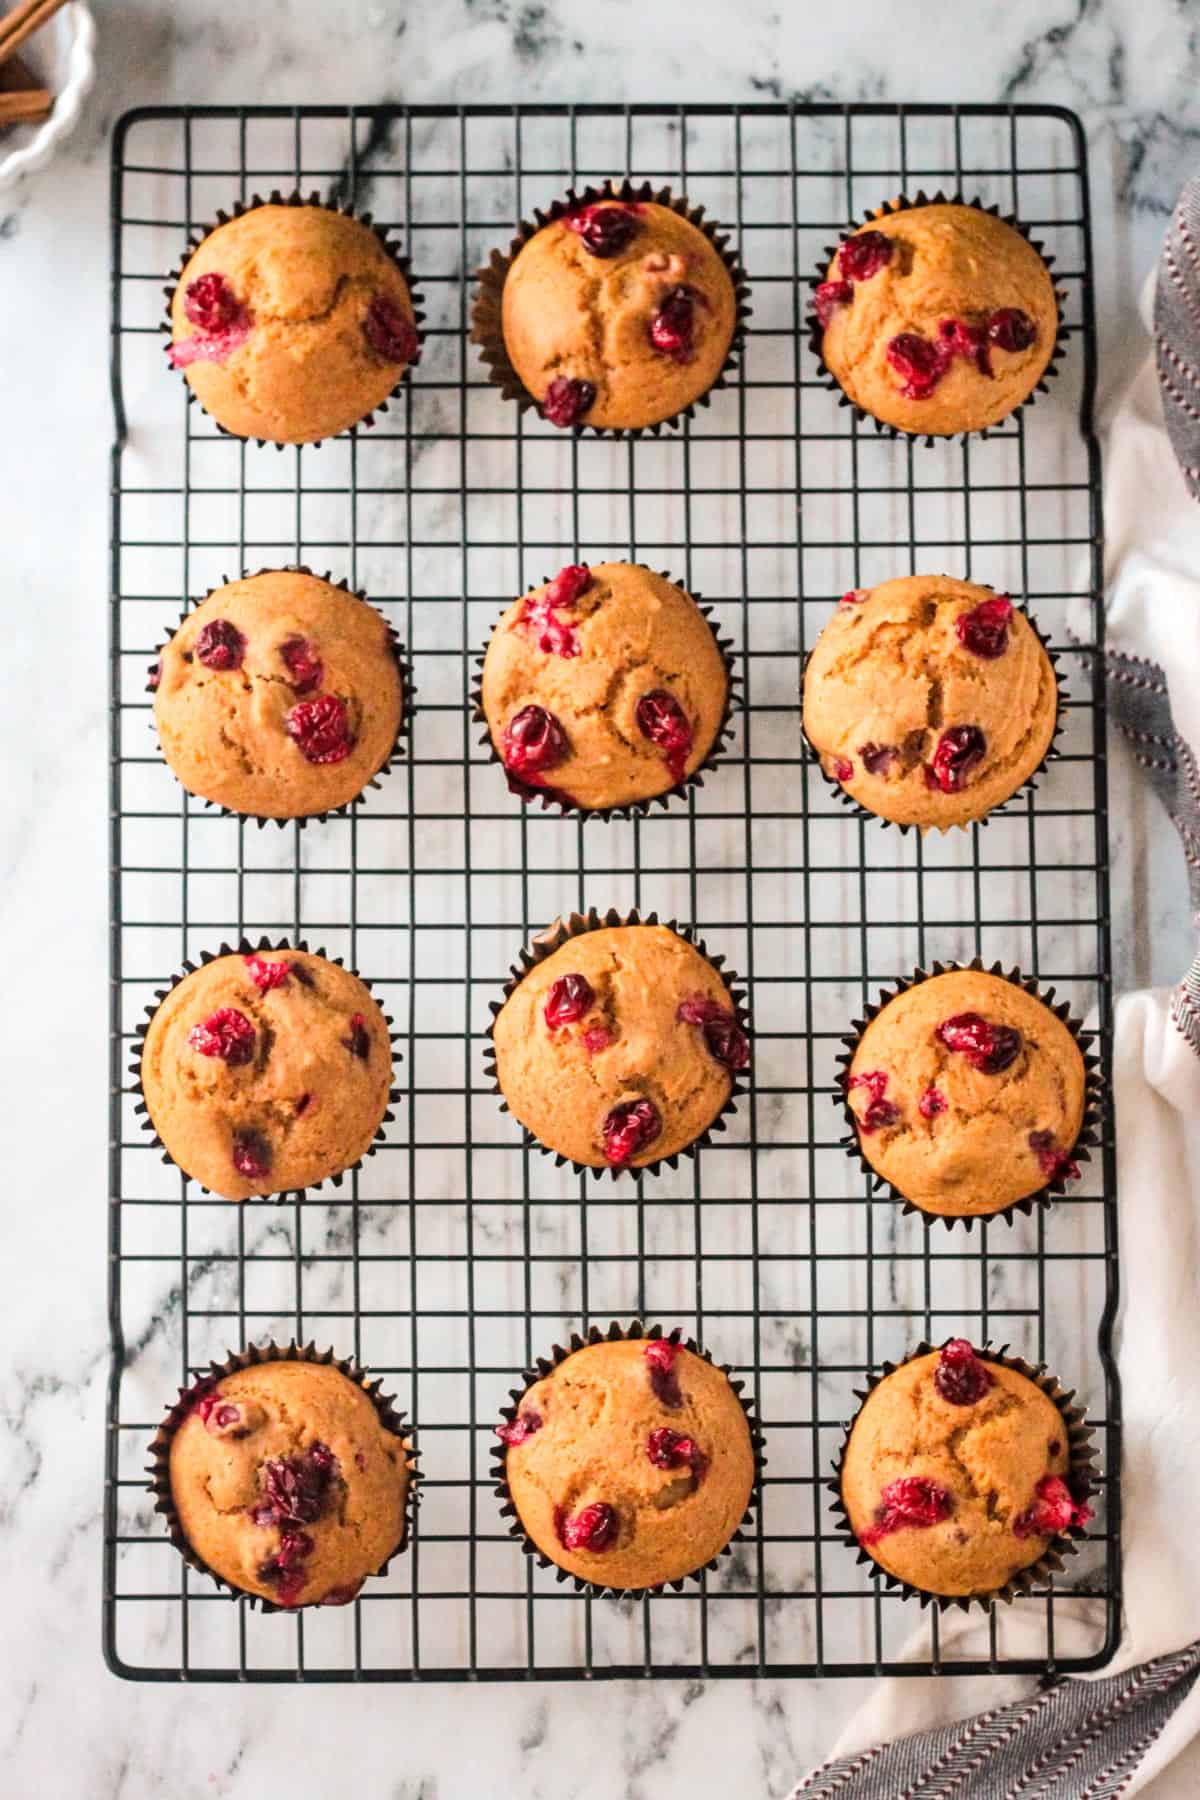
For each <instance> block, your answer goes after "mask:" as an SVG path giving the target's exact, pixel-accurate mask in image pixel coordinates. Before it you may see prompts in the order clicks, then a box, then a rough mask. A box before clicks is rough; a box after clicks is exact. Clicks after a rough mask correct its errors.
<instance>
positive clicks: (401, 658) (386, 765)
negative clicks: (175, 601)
mask: <svg viewBox="0 0 1200 1800" xmlns="http://www.w3.org/2000/svg"><path fill="white" fill-rule="evenodd" d="M259 575H311V576H312V577H313V578H314V580H317V581H324V582H327V583H328V584H329V586H330V587H335V588H340V589H341V591H342V593H344V594H351V595H353V597H354V599H356V600H361V601H362V603H363V605H364V606H366V607H369V608H370V610H371V611H372V612H373V613H374V614H375V615H376V617H377V618H380V619H382V620H383V624H384V626H385V628H386V630H387V634H388V642H389V644H390V646H391V651H392V656H393V658H394V659H395V663H396V672H397V674H398V675H399V677H400V723H399V725H398V726H397V727H396V735H395V737H394V738H393V740H392V747H391V749H390V750H389V751H388V753H387V756H386V757H385V758H384V760H383V762H381V763H380V765H379V767H378V768H377V769H376V771H375V773H374V774H373V775H372V776H371V777H370V779H369V780H367V781H364V782H363V784H362V786H361V787H360V788H359V790H358V792H357V794H354V795H352V796H351V798H350V799H349V800H345V801H343V802H342V804H341V806H331V807H328V808H327V809H326V810H325V811H324V812H316V813H299V814H295V815H289V816H287V817H285V818H282V819H277V818H274V817H272V816H269V815H266V814H263V813H243V812H237V811H236V810H235V809H234V808H233V807H231V806H222V805H221V803H220V801H218V800H206V799H205V798H204V795H203V794H193V793H192V790H191V788H184V789H183V791H184V793H185V794H188V795H189V796H190V797H191V798H192V799H193V800H200V801H202V802H203V804H204V806H205V808H206V809H207V810H208V811H209V812H214V813H217V814H219V815H220V816H221V817H222V818H226V819H246V820H248V821H252V822H253V823H254V824H255V825H257V826H258V828H259V830H260V831H261V830H262V828H263V826H264V825H278V826H279V827H280V828H281V829H282V827H283V826H285V825H298V826H300V827H301V828H303V827H304V826H305V825H308V824H311V823H312V822H313V821H316V822H317V823H319V824H322V825H323V824H324V823H325V821H326V820H327V819H344V818H347V817H349V814H350V808H351V807H352V806H353V805H354V804H355V802H356V801H358V800H361V799H362V797H363V795H364V794H365V793H366V792H367V790H368V788H378V787H380V786H381V785H382V783H381V779H380V778H381V777H382V776H384V775H387V774H389V773H390V771H391V770H392V769H394V768H395V767H396V765H397V763H399V762H401V761H403V755H404V742H405V739H406V738H407V737H408V734H409V726H410V721H411V718H412V714H413V711H414V708H415V706H416V698H417V687H416V683H415V681H414V680H413V675H412V665H411V664H410V662H409V660H408V654H407V651H406V650H405V647H404V644H403V643H402V641H401V639H400V635H399V633H398V632H397V630H396V628H395V626H394V625H393V624H392V622H391V620H390V619H385V618H384V616H383V614H382V613H381V612H380V611H379V608H378V607H377V606H373V605H372V604H371V601H370V600H369V599H368V597H367V591H366V589H365V588H352V587H351V586H350V583H349V582H348V581H346V580H345V579H344V578H343V579H341V580H339V581H335V580H334V579H333V572H332V570H329V569H326V571H325V573H324V574H323V575H318V574H317V572H316V570H315V569H310V568H309V566H308V564H307V563H277V564H275V565H274V566H273V567H270V568H262V569H243V570H242V573H241V574H240V575H239V576H226V577H225V578H224V579H223V580H222V581H219V582H218V583H217V585H216V587H212V588H210V589H209V590H208V592H207V594H205V595H204V596H203V598H202V599H200V600H198V601H197V602H196V606H197V607H198V606H202V605H203V604H204V601H205V600H211V599H212V597H213V595H214V594H219V593H220V592H221V589H222V588H225V587H228V586H229V584H230V581H231V580H238V581H253V580H254V579H255V578H256V577H257V576H259ZM195 610H196V607H189V608H187V609H186V610H185V611H184V612H182V613H181V614H180V615H179V618H178V619H177V620H176V621H175V623H174V625H168V626H165V627H164V628H163V639H162V643H161V644H160V645H159V649H158V655H157V657H156V659H155V661H154V662H152V663H151V664H150V669H149V672H148V675H147V678H146V692H147V693H148V694H149V695H150V696H151V713H153V696H154V694H155V692H156V689H157V686H158V683H157V681H156V679H155V678H156V676H157V674H158V670H159V665H160V662H161V659H162V653H163V650H164V649H165V648H166V646H167V644H168V643H169V642H170V640H171V639H172V638H173V637H174V636H175V633H176V632H177V631H178V630H179V628H180V626H182V625H184V624H186V622H187V620H188V619H190V618H191V616H192V613H193V612H194V611H195ZM149 726H150V730H151V731H152V732H153V733H154V741H155V744H156V745H157V746H158V755H159V760H160V761H161V762H162V763H163V764H164V765H165V766H166V767H167V768H168V769H170V768H171V765H170V763H168V762H167V759H166V757H165V756H164V754H163V750H162V744H161V741H160V739H159V735H158V730H157V727H156V723H155V720H154V718H153V717H151V719H150V721H149ZM171 774H172V775H173V776H174V777H175V780H176V781H178V782H179V785H180V787H183V783H182V782H181V781H179V777H178V775H175V771H174V769H171Z"/></svg>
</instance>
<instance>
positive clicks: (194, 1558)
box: [146, 1339, 421, 1617]
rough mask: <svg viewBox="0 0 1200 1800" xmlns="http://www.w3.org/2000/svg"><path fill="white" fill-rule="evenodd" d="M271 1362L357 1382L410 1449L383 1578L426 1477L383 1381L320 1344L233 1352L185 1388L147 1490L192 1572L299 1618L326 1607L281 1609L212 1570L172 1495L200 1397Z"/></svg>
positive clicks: (268, 1609) (158, 1441)
mask: <svg viewBox="0 0 1200 1800" xmlns="http://www.w3.org/2000/svg"><path fill="white" fill-rule="evenodd" d="M270 1362H305V1363H321V1364H326V1365H331V1366H332V1367H333V1368H335V1369H339V1370H340V1371H341V1373H342V1374H343V1375H345V1376H346V1377H347V1379H348V1380H350V1381H352V1382H353V1383H354V1385H355V1387H360V1388H362V1390H363V1392H364V1393H365V1394H366V1395H367V1397H368V1399H369V1400H370V1401H371V1404H372V1405H373V1406H374V1408H375V1410H376V1412H377V1413H378V1414H379V1418H380V1422H381V1424H382V1425H383V1426H384V1428H385V1430H387V1431H390V1432H391V1433H392V1434H393V1435H394V1436H395V1437H398V1438H399V1439H400V1442H401V1444H402V1445H403V1447H404V1453H405V1463H406V1467H407V1469H408V1485H407V1488H406V1491H405V1496H404V1528H403V1531H402V1533H401V1537H400V1542H399V1543H398V1544H397V1545H396V1547H395V1549H394V1550H391V1551H389V1553H388V1555H387V1557H386V1559H385V1560H384V1561H383V1562H382V1563H381V1564H380V1566H379V1568H378V1569H376V1571H375V1574H376V1575H377V1576H378V1575H386V1574H387V1572H388V1568H389V1567H390V1565H391V1562H392V1560H393V1558H394V1557H397V1556H399V1555H401V1554H402V1553H403V1551H405V1550H406V1549H407V1548H408V1540H409V1536H410V1534H411V1532H412V1529H413V1525H414V1523H415V1519H416V1512H417V1508H418V1505H419V1497H418V1484H419V1482H420V1479H421V1475H420V1470H419V1469H418V1468H417V1463H416V1453H415V1451H414V1450H413V1447H412V1437H411V1428H408V1429H406V1428H405V1423H404V1414H403V1413H402V1412H397V1411H396V1409H395V1407H394V1406H393V1404H392V1399H393V1396H392V1395H390V1394H383V1393H381V1392H380V1389H381V1388H382V1386H383V1378H382V1376H376V1377H375V1378H374V1379H373V1380H372V1379H371V1377H370V1375H369V1374H368V1372H367V1370H365V1369H364V1368H363V1367H362V1366H361V1365H360V1364H359V1363H357V1362H354V1361H353V1360H352V1359H350V1358H344V1357H340V1356H335V1355H334V1353H333V1350H332V1348H330V1349H328V1350H318V1349H317V1347H316V1345H315V1344H314V1343H308V1344H304V1345H300V1344H297V1343H295V1342H292V1343H290V1344H287V1345H285V1346H284V1347H283V1348H280V1346H279V1345H278V1344H277V1343H275V1341H274V1339H272V1340H271V1342H270V1343H269V1344H264V1345H259V1344H249V1345H247V1347H246V1349H244V1350H231V1351H230V1352H229V1354H228V1355H227V1357H226V1359H225V1361H224V1362H223V1363H217V1362H212V1363H210V1364H209V1373H208V1374H207V1375H204V1376H202V1377H201V1379H200V1380H199V1381H197V1382H195V1383H193V1385H192V1386H191V1387H190V1388H180V1390H179V1398H178V1400H176V1402H175V1404H174V1406H172V1407H171V1409H170V1411H169V1412H168V1413H167V1416H166V1418H165V1419H164V1420H163V1422H162V1424H161V1425H160V1426H159V1428H158V1430H157V1431H156V1432H155V1434H154V1437H153V1438H152V1439H151V1442H150V1461H149V1462H148V1463H147V1465H146V1473H147V1475H149V1477H150V1480H149V1483H148V1484H147V1485H148V1487H149V1490H150V1493H151V1494H152V1495H153V1496H154V1510H155V1512H157V1513H161V1514H162V1515H163V1518H164V1519H165V1520H166V1526H167V1532H168V1535H169V1536H170V1539H171V1542H172V1543H173V1544H174V1546H175V1548H176V1550H178V1552H179V1554H180V1556H182V1558H183V1560H184V1562H186V1563H187V1565H188V1567H189V1568H192V1569H195V1570H196V1572H197V1574H200V1575H207V1576H208V1577H209V1579H210V1581H214V1582H215V1583H216V1584H217V1586H218V1587H219V1588H220V1589H221V1590H222V1591H223V1593H224V1594H225V1595H226V1596H227V1597H228V1598H229V1599H230V1600H244V1601H246V1602H247V1603H248V1604H249V1605H250V1606H252V1607H254V1606H257V1607H261V1609H262V1611H263V1612H264V1613H290V1614H292V1616H293V1617H294V1616H295V1615H296V1613H298V1612H304V1611H306V1610H307V1609H308V1607H311V1606H320V1605H321V1604H322V1603H321V1602H320V1601H309V1602H308V1603H307V1606H304V1607H297V1606H277V1605H276V1604H275V1602H274V1601H273V1600H266V1599H264V1598H263V1596H262V1595H261V1594H251V1593H249V1592H248V1591H247V1590H246V1589H245V1588H240V1587H235V1586H234V1585H233V1583H232V1582H229V1581H227V1580H226V1579H225V1577H224V1576H223V1575H218V1574H217V1572H216V1570H215V1569H213V1568H210V1566H209V1565H208V1563H206V1562H205V1561H204V1560H203V1558H201V1557H199V1556H198V1555H197V1554H196V1552H195V1551H194V1550H193V1549H192V1546H191V1545H190V1544H189V1542H188V1540H187V1538H186V1537H185V1536H184V1532H183V1527H182V1526H181V1524H180V1523H179V1515H178V1513H177V1512H176V1510H175V1501H174V1497H173V1495H172V1493H171V1469H170V1458H171V1440H172V1439H173V1438H174V1436H175V1433H176V1431H177V1430H178V1429H179V1427H180V1425H181V1424H182V1423H183V1421H184V1419H186V1418H187V1417H188V1415H189V1413H190V1412H191V1410H192V1408H193V1406H194V1405H195V1403H196V1399H197V1397H198V1396H199V1395H200V1394H201V1393H202V1392H203V1391H204V1390H205V1389H206V1388H208V1387H209V1386H211V1384H212V1383H214V1382H217V1381H220V1380H222V1379H223V1378H224V1377H225V1376H226V1375H233V1374H236V1372H237V1371H238V1370H239V1369H249V1368H253V1367H255V1366H257V1365H258V1364H260V1363H270ZM371 1579H372V1577H371V1576H368V1577H367V1580H368V1581H369V1580H371Z"/></svg>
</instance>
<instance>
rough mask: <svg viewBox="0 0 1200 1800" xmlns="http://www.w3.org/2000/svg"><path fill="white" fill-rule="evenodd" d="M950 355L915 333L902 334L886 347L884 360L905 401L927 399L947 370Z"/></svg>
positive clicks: (943, 347)
mask: <svg viewBox="0 0 1200 1800" xmlns="http://www.w3.org/2000/svg"><path fill="white" fill-rule="evenodd" d="M952 355H953V352H952V351H950V350H947V349H946V347H945V346H944V345H943V344H940V343H934V342H932V341H931V340H930V339H929V338H923V337H921V336H919V335H918V333H917V332H915V331H901V332H900V333H898V335H897V336H896V337H894V338H893V339H892V341H891V343H890V344H889V345H888V347H887V359H888V362H889V363H890V364H891V366H892V368H893V369H895V371H896V373H897V375H899V376H900V377H901V378H902V380H903V383H904V385H903V386H902V387H901V389H900V392H901V394H903V396H904V398H905V399H906V400H928V398H929V396H930V394H932V392H933V390H934V388H935V387H936V386H937V384H938V382H939V381H940V380H941V379H942V376H943V375H944V374H945V373H946V370H947V369H948V368H949V367H950V362H951V358H952Z"/></svg>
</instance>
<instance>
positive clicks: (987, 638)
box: [954, 595, 1013, 662]
mask: <svg viewBox="0 0 1200 1800" xmlns="http://www.w3.org/2000/svg"><path fill="white" fill-rule="evenodd" d="M1012 615H1013V608H1012V601H1011V600H1009V599H1008V598H1007V597H1006V596H1004V595H998V596H997V598H996V599H995V600H981V601H980V602H979V605H978V606H975V607H972V609H971V611H970V612H964V613H959V615H958V617H957V619H955V621H954V629H955V631H956V632H957V633H958V641H959V643H960V644H962V645H963V646H964V647H965V648H966V649H968V650H970V651H971V652H972V654H973V655H975V656H983V657H986V658H987V659H988V661H989V662H991V661H994V660H995V658H996V657H998V656H1003V655H1004V652H1005V651H1006V650H1007V649H1008V627H1009V622H1010V620H1011V619H1012Z"/></svg>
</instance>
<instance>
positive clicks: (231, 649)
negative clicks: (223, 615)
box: [196, 619, 246, 670]
mask: <svg viewBox="0 0 1200 1800" xmlns="http://www.w3.org/2000/svg"><path fill="white" fill-rule="evenodd" d="M245 654H246V640H245V638H244V637H243V636H242V634H241V632H240V631H239V630H238V628H237V626H236V625H233V624H231V623H230V621H229V620H228V619H210V620H209V622H208V624H207V625H202V626H201V627H200V630H199V631H198V632H197V634H196V656H197V657H198V659H199V660H200V661H201V662H202V663H203V664H204V666H205V668H206V669H222V670H224V669H240V668H241V666H242V659H243V657H244V656H245Z"/></svg>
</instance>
